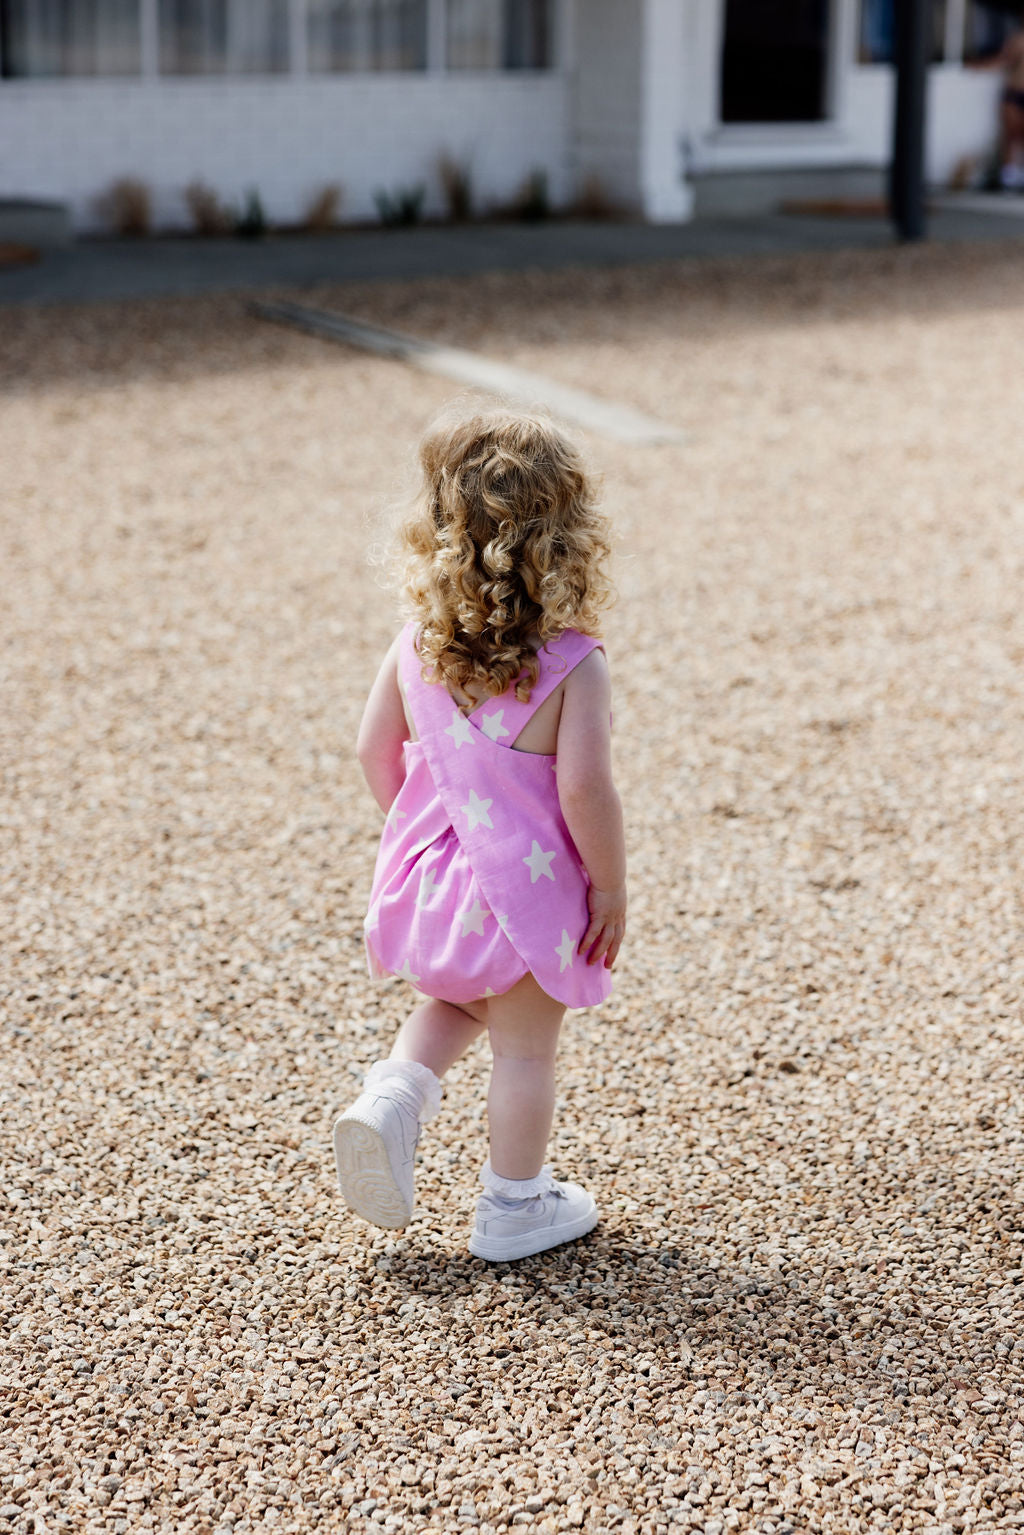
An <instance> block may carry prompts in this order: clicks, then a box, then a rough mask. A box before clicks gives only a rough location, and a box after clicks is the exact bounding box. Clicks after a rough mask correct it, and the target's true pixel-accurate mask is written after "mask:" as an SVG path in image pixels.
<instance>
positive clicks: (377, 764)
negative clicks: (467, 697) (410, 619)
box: [356, 639, 409, 811]
mask: <svg viewBox="0 0 1024 1535" xmlns="http://www.w3.org/2000/svg"><path fill="white" fill-rule="evenodd" d="M408 739H409V727H408V725H407V724H406V720H405V710H404V708H403V707H402V695H401V692H400V691H399V687H398V640H397V639H396V640H395V642H394V644H393V645H392V646H391V649H390V650H389V651H388V653H387V655H386V656H385V657H384V660H383V662H382V663H381V668H380V671H379V672H378V673H377V678H376V681H375V682H374V684H373V687H372V688H371V689H370V696H369V698H368V699H367V700H366V708H365V709H364V710H363V718H362V720H361V721H360V725H359V736H358V738H357V740H356V756H357V757H358V758H359V765H360V767H361V768H362V770H363V776H364V777H365V779H366V782H367V783H368V784H369V786H370V789H371V792H372V794H373V797H374V799H375V800H376V801H377V804H378V805H379V806H380V808H381V809H382V810H385V811H386V810H390V809H391V806H392V804H393V803H394V800H395V796H396V795H397V793H398V791H399V789H400V788H401V787H402V784H403V783H404V782H405V754H404V751H403V747H404V745H405V743H406V741H407V740H408Z"/></svg>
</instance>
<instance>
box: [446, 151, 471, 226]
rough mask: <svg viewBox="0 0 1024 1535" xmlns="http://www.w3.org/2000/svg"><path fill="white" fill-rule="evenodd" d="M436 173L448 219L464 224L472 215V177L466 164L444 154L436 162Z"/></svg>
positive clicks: (454, 222)
mask: <svg viewBox="0 0 1024 1535" xmlns="http://www.w3.org/2000/svg"><path fill="white" fill-rule="evenodd" d="M437 174H438V176H439V177H440V181H441V191H442V192H443V193H444V201H445V208H446V210H447V213H448V217H449V219H450V220H451V222H452V223H453V224H464V223H465V222H466V221H467V219H471V218H472V217H473V178H472V176H471V174H470V169H469V166H468V164H467V163H466V162H465V161H464V160H456V159H455V158H454V156H452V155H447V154H445V155H442V156H441V158H440V159H439V160H438V162H437Z"/></svg>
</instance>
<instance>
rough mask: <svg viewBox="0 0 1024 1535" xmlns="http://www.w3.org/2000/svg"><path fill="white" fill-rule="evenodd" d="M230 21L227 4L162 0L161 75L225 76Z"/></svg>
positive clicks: (223, 0)
mask: <svg viewBox="0 0 1024 1535" xmlns="http://www.w3.org/2000/svg"><path fill="white" fill-rule="evenodd" d="M227 19H228V18H227V4H226V0H160V72H161V74H165V75H214V74H222V73H223V71H224V67H225V64H226V62H227Z"/></svg>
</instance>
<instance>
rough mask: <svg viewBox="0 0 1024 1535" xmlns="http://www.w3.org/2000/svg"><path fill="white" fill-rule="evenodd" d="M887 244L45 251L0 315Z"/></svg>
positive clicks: (782, 220) (359, 240)
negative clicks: (25, 308) (16, 308)
mask: <svg viewBox="0 0 1024 1535" xmlns="http://www.w3.org/2000/svg"><path fill="white" fill-rule="evenodd" d="M979 205H980V206H979ZM1006 209H1007V204H1006V201H1005V200H1002V201H1000V200H999V199H993V200H992V212H998V213H999V214H1001V215H1005V213H1006ZM1014 210H1015V211H1016V204H1015V205H1014ZM992 212H990V211H989V209H988V208H987V207H986V206H985V202H984V200H981V199H979V198H977V197H975V198H973V199H970V206H967V207H964V206H957V204H956V203H955V201H954V200H953V199H947V200H945V202H944V203H943V205H942V206H941V207H940V208H938V209H937V210H936V211H935V212H934V214H933V216H932V219H931V225H930V230H929V234H930V237H931V238H932V239H933V240H937V241H944V242H981V241H990V240H1003V239H1007V238H1013V237H1014V236H1017V235H1021V236H1024V199H1022V206H1021V208H1020V210H1019V214H1020V216H1018V217H1012V216H1010V217H1007V216H999V217H993V216H992ZM892 239H893V235H892V227H891V225H890V224H889V222H888V221H887V220H886V219H880V218H877V219H876V218H850V217H846V218H811V217H804V216H800V217H793V216H787V215H785V214H772V215H766V216H761V217H757V218H728V219H701V220H699V221H697V222H695V223H692V224H684V225H668V226H666V225H660V226H658V225H648V224H619V223H607V224H605V223H587V224H584V223H573V222H562V221H560V220H559V221H552V222H551V223H548V224H540V225H526V224H477V225H471V226H466V227H461V228H459V227H454V228H453V227H443V228H434V227H428V228H421V229H409V230H344V231H340V232H339V233H338V234H334V235H320V236H311V235H295V234H287V235H272V236H270V237H269V238H267V239H265V240H261V241H257V242H246V241H243V240H237V239H225V240H193V239H153V240H145V241H137V240H136V241H115V240H84V241H82V242H80V243H78V244H75V245H71V246H65V247H57V248H53V249H50V250H47V251H45V252H44V253H43V256H42V259H41V260H40V261H39V262H37V263H36V264H35V265H33V266H26V267H17V268H11V269H9V270H3V269H0V305H3V304H59V303H88V302H90V301H93V300H103V299H121V298H153V297H160V296H169V295H177V294H190V293H215V292H230V291H232V290H245V289H250V288H273V287H288V288H295V287H305V286H309V285H312V284H315V283H323V282H332V283H333V282H352V281H357V282H358V281H373V280H376V279H382V280H387V279H401V278H415V277H433V276H440V275H446V276H459V275H462V274H469V273H474V272H483V271H501V270H504V271H521V270H523V269H525V268H529V267H532V268H540V269H543V270H553V269H555V268H558V267H564V266H619V265H627V264H631V263H633V262H650V261H666V260H675V259H678V258H687V257H709V256H745V255H763V254H777V253H780V252H799V251H815V250H841V249H844V248H848V249H866V248H873V249H877V248H882V247H884V246H886V245H890V244H891V243H892Z"/></svg>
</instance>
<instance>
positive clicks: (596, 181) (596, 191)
mask: <svg viewBox="0 0 1024 1535" xmlns="http://www.w3.org/2000/svg"><path fill="white" fill-rule="evenodd" d="M572 211H573V213H574V214H575V216H576V217H577V218H579V219H614V218H619V217H620V216H621V213H622V209H621V208H620V207H619V205H618V204H617V203H616V201H615V199H614V198H613V197H612V195H611V193H610V192H609V191H608V188H607V187H606V186H605V184H604V182H603V181H602V179H601V177H600V176H597V175H590V176H588V177H587V178H586V180H585V181H584V182H583V185H582V186H581V187H580V190H579V193H578V194H577V197H576V201H575V202H574V203H573V205H572Z"/></svg>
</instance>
